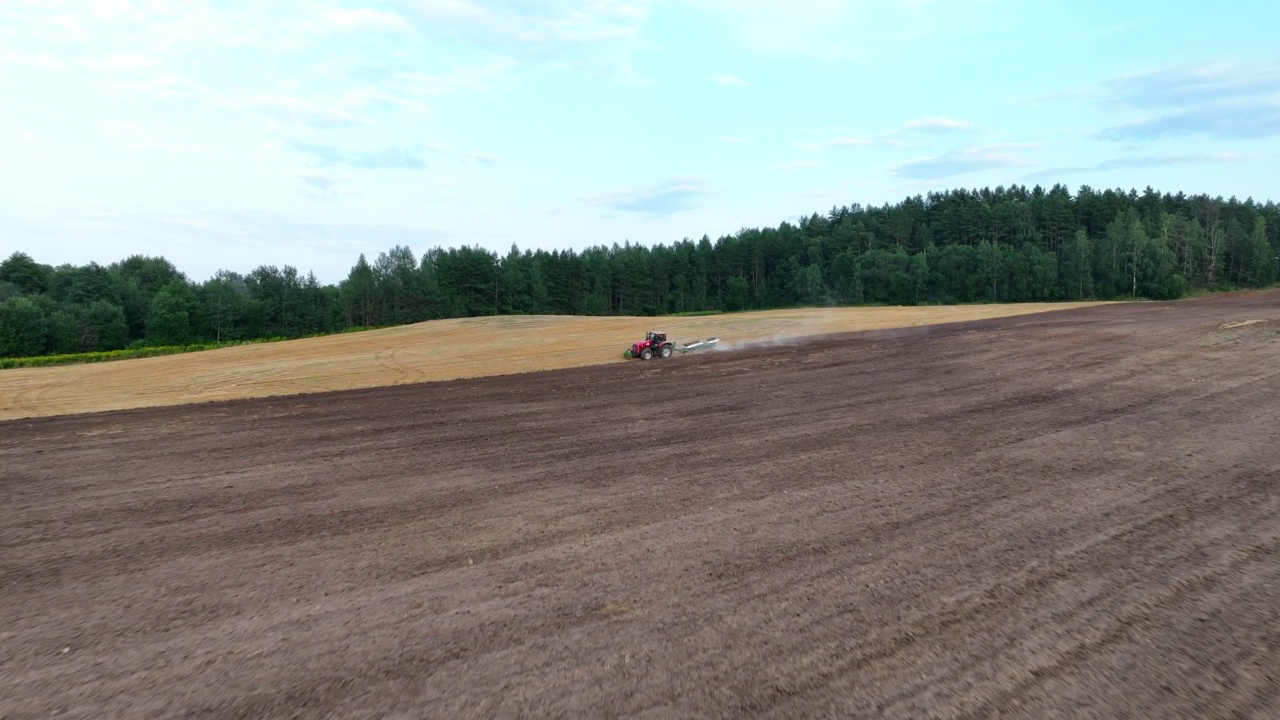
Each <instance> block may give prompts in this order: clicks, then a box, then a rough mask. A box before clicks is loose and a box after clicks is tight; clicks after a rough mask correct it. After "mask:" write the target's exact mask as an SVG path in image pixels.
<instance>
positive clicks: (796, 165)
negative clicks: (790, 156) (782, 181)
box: [773, 160, 822, 170]
mask: <svg viewBox="0 0 1280 720" xmlns="http://www.w3.org/2000/svg"><path fill="white" fill-rule="evenodd" d="M773 167H774V169H775V170H802V169H805V168H816V167H822V163H820V162H818V161H817V160H794V161H792V162H785V163H778V164H777V165H774V166H773Z"/></svg>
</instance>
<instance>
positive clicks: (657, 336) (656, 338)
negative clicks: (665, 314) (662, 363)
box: [644, 330, 667, 345]
mask: <svg viewBox="0 0 1280 720" xmlns="http://www.w3.org/2000/svg"><path fill="white" fill-rule="evenodd" d="M644 339H645V340H648V341H649V343H650V344H651V345H660V344H662V343H664V342H666V341H667V334H666V333H664V332H658V331H657V330H650V331H649V334H648V335H646V336H645V338H644Z"/></svg>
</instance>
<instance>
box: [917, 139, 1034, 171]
mask: <svg viewBox="0 0 1280 720" xmlns="http://www.w3.org/2000/svg"><path fill="white" fill-rule="evenodd" d="M1033 147H1038V145H1037V144H1036V143H1003V144H999V145H987V146H983V147H969V148H959V149H956V150H952V151H950V152H947V153H943V154H941V155H934V156H930V157H922V158H916V159H914V160H908V161H907V162H903V163H899V164H897V165H895V166H893V174H894V175H897V176H899V177H907V178H914V179H917V180H941V179H943V178H949V177H954V176H956V175H964V174H967V173H972V172H978V171H981V170H994V169H1001V168H1015V167H1023V166H1025V165H1027V164H1029V162H1030V161H1029V160H1028V159H1027V158H1026V157H1024V156H1023V155H1022V154H1020V153H1015V152H1010V151H1013V150H1022V149H1028V148H1033Z"/></svg>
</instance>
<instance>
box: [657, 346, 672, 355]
mask: <svg viewBox="0 0 1280 720" xmlns="http://www.w3.org/2000/svg"><path fill="white" fill-rule="evenodd" d="M658 352H659V353H661V354H662V357H664V358H669V357H671V346H670V345H663V346H662V349H661V350H659V351H658Z"/></svg>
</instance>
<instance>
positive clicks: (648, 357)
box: [640, 348, 653, 360]
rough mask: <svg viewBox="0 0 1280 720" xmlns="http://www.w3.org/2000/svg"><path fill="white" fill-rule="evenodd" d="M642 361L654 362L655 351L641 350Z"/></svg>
mask: <svg viewBox="0 0 1280 720" xmlns="http://www.w3.org/2000/svg"><path fill="white" fill-rule="evenodd" d="M640 359H641V360H652V359H653V351H652V350H650V349H649V348H645V349H643V350H641V351H640Z"/></svg>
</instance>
